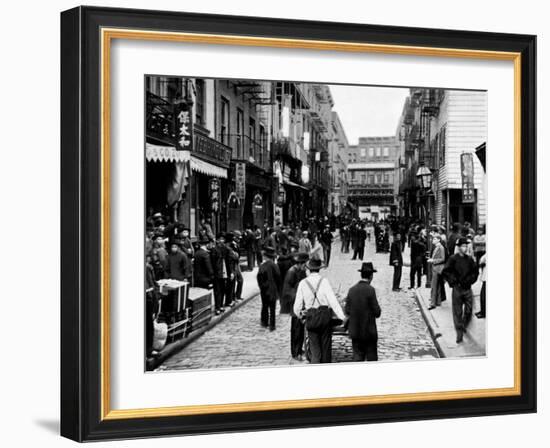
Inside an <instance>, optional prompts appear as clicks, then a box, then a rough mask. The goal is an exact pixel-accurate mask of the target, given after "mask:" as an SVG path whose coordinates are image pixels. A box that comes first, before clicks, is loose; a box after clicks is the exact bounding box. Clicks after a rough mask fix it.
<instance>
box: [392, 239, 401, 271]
mask: <svg viewBox="0 0 550 448" xmlns="http://www.w3.org/2000/svg"><path fill="white" fill-rule="evenodd" d="M396 261H397V266H403V253H402V252H401V242H400V241H394V242H393V243H391V250H390V266H396V265H395V264H394V262H396Z"/></svg>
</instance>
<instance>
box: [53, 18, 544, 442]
mask: <svg viewBox="0 0 550 448" xmlns="http://www.w3.org/2000/svg"><path fill="white" fill-rule="evenodd" d="M104 27H109V28H125V29H144V30H159V31H171V32H191V33H207V34H221V35H245V36H257V37H269V38H285V39H305V40H318V41H324V40H326V41H340V42H364V43H373V44H389V45H401V46H415V47H426V48H433V47H437V48H449V49H453V48H460V49H465V50H486V51H497V52H501V51H502V52H515V53H520V54H521V89H520V93H521V111H520V113H521V116H520V118H521V134H520V135H521V210H522V214H521V229H522V231H521V234H520V242H519V243H520V244H521V248H522V250H521V292H520V295H521V307H520V313H521V319H520V320H521V347H520V348H521V352H520V363H519V367H520V371H521V376H520V382H521V384H520V385H521V393H520V394H519V395H516V396H503V397H487V398H470V399H454V400H434V401H424V402H406V403H390V404H369V405H354V406H350V405H346V406H333V407H319V408H316V407H313V408H306V409H287V410H266V411H253V412H232V413H216V414H206V415H205V414H203V415H185V416H165V417H154V416H152V417H142V418H120V419H102V402H101V396H102V377H101V368H102V366H101V346H100V339H101V293H102V283H101V282H102V275H101V259H102V258H101V247H100V246H101V245H100V238H101V226H102V223H101V214H102V197H101V151H100V147H101V120H100V116H101V101H100V100H101V82H100V80H101V69H100V65H101V59H100V58H101V42H100V30H101V28H104ZM535 142H536V36H532V35H518V34H502V33H486V32H475V31H457V30H441V29H423V28H406V27H393V26H380V25H363V24H352V23H331V22H314V21H301V20H281V19H273V18H256V17H240V16H224V15H207V14H191V13H181V12H169V11H144V10H132V9H111V8H99V7H77V8H74V9H71V10H68V11H65V12H63V13H62V14H61V321H62V326H61V435H63V436H65V437H68V438H70V439H73V440H77V441H92V440H103V439H121V438H141V437H153V436H162V435H184V434H198V433H214V432H233V431H248V430H269V429H280V428H299V427H312V426H330V425H344V424H345V425H349V424H360V423H371V422H388V421H402V420H419V419H436V418H454V417H469V416H481V415H499V414H511V413H528V412H535V411H536V387H537V378H536V346H537V344H536V342H537V341H536V322H537V321H536V298H537V290H536V284H537V281H536V280H537V279H536V271H537V233H536V230H537V229H536V222H537V208H536V207H537V202H536V143H535ZM510 293H511V294H512V292H510Z"/></svg>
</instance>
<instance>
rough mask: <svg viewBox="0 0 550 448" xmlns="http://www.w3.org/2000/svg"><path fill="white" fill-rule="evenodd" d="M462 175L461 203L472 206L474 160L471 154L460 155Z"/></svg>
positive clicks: (473, 196) (473, 197) (473, 199)
mask: <svg viewBox="0 0 550 448" xmlns="http://www.w3.org/2000/svg"><path fill="white" fill-rule="evenodd" d="M460 169H461V173H462V203H463V204H472V203H473V202H474V201H475V184H474V158H473V155H472V154H471V153H462V154H461V155H460Z"/></svg>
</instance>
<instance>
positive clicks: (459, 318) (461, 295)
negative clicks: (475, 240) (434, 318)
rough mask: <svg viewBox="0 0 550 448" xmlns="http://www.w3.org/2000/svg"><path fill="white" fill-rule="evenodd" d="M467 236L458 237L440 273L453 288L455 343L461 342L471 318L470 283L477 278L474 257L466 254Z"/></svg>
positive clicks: (471, 297)
mask: <svg viewBox="0 0 550 448" xmlns="http://www.w3.org/2000/svg"><path fill="white" fill-rule="evenodd" d="M469 244H470V241H469V240H468V238H464V237H462V238H459V239H458V241H457V243H456V247H457V251H458V252H457V253H456V254H454V255H451V257H449V260H448V261H447V265H446V266H445V269H443V272H442V275H443V277H444V278H445V279H446V280H447V281H448V282H449V285H450V286H451V288H453V294H452V298H453V321H454V325H455V330H456V342H457V344H458V343H460V342H462V338H463V335H464V332H465V331H466V328H467V326H468V324H469V323H470V319H471V318H472V305H473V303H472V302H473V293H472V285H473V284H474V283H475V281H476V280H477V266H476V262H475V261H474V259H473V258H472V257H470V256H468V255H467V251H468V245H469Z"/></svg>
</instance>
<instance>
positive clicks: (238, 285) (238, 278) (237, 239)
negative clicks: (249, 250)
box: [233, 230, 244, 300]
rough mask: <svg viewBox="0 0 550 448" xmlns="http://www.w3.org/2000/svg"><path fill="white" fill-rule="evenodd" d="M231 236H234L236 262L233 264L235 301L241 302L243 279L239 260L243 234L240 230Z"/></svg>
mask: <svg viewBox="0 0 550 448" xmlns="http://www.w3.org/2000/svg"><path fill="white" fill-rule="evenodd" d="M233 235H234V237H233V249H234V250H235V252H236V254H237V260H236V264H235V300H242V299H243V297H242V295H243V285H244V279H243V273H242V270H241V262H240V259H241V242H242V237H243V234H242V232H241V231H240V230H234V231H233Z"/></svg>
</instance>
